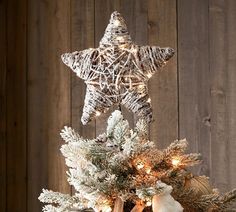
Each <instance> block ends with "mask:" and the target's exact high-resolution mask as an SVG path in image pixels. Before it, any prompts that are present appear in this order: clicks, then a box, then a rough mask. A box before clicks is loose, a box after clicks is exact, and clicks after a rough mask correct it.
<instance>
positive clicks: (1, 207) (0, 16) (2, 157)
mask: <svg viewBox="0 0 236 212" xmlns="http://www.w3.org/2000/svg"><path fill="white" fill-rule="evenodd" d="M6 9H7V4H6V1H0V29H1V31H0V46H1V48H2V49H1V52H0V70H1V72H0V185H1V189H0V211H5V210H6V192H7V186H6V182H7V176H6V170H7V166H6V162H7V160H6V159H7V158H6V156H7V148H6V147H7V140H6V139H7V136H6V124H7V122H6V121H7V116H6V111H7V108H6V104H7V103H6V100H7V99H6V95H5V93H6V83H7V82H6V73H7V64H6V62H7V61H6V60H7V58H6V50H7V38H6V20H7V18H6Z"/></svg>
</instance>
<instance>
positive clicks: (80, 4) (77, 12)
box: [68, 0, 96, 138]
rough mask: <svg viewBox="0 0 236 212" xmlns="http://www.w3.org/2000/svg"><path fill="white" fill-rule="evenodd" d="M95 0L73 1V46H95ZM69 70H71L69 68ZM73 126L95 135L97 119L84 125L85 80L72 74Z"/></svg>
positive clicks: (75, 49) (86, 47) (84, 134)
mask: <svg viewBox="0 0 236 212" xmlns="http://www.w3.org/2000/svg"><path fill="white" fill-rule="evenodd" d="M94 27H95V26H94V0H79V1H78V0H72V1H71V47H72V51H80V50H83V49H88V48H91V47H94V31H95V30H94ZM68 71H71V70H69V68H68ZM71 92H72V94H71V95H72V98H71V107H72V108H71V110H72V111H71V114H72V117H71V119H72V127H73V128H74V129H76V130H77V131H78V132H79V133H80V134H81V135H82V136H83V137H85V138H94V137H95V132H96V129H95V120H94V121H91V122H90V123H88V124H87V125H85V126H83V125H82V123H81V121H80V118H81V116H82V110H83V106H84V97H85V93H86V85H85V83H84V81H83V80H81V79H79V78H78V77H77V76H76V75H75V74H72V84H71Z"/></svg>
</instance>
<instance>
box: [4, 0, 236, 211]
mask: <svg viewBox="0 0 236 212" xmlns="http://www.w3.org/2000/svg"><path fill="white" fill-rule="evenodd" d="M114 10H118V11H120V12H121V13H122V14H123V16H124V17H125V19H126V21H127V25H128V27H129V31H130V33H131V35H132V38H133V40H134V41H135V42H136V43H138V44H150V45H160V46H163V47H164V46H170V47H173V48H174V49H175V50H176V55H175V57H174V58H173V59H172V60H171V61H170V62H169V63H168V65H167V66H166V67H165V68H164V70H163V71H162V72H161V73H160V74H156V75H155V76H154V77H153V78H152V79H151V80H150V83H149V88H150V95H151V97H152V105H153V109H154V118H155V122H154V123H153V124H152V125H151V127H150V138H151V139H152V140H153V141H155V142H156V144H157V145H158V146H159V147H160V148H164V147H166V146H167V145H168V144H169V143H170V142H171V141H173V140H174V139H176V138H178V137H179V138H185V137H186V138H187V139H188V141H189V142H190V145H189V150H190V151H192V152H200V153H202V155H203V160H204V162H203V164H202V165H200V166H199V167H198V168H196V169H195V172H197V173H198V174H206V175H208V176H210V177H211V181H212V183H213V184H214V185H215V186H217V187H219V188H220V189H221V190H222V191H226V190H228V189H231V188H233V187H236V83H235V82H236V1H235V0H21V1H20V0H1V1H0V27H1V31H0V47H1V51H0V54H1V57H0V60H1V61H0V64H1V75H0V77H1V84H0V98H1V99H0V102H1V108H0V110H1V113H0V124H1V138H0V142H1V143H0V157H1V161H0V163H1V168H0V180H1V192H0V202H1V203H0V211H9V212H14V211H16V212H17V211H18V212H24V211H29V212H32V211H33V212H35V211H40V208H41V205H40V203H39V201H38V200H37V197H38V196H39V193H40V191H41V189H42V188H43V187H44V188H49V189H53V190H57V191H61V192H70V191H71V188H70V187H69V186H68V184H67V182H66V174H65V171H66V167H65V165H64V158H63V157H62V156H61V154H60V152H59V148H60V146H61V144H62V141H61V139H60V136H59V131H60V129H61V128H62V127H63V126H64V125H72V126H73V127H74V128H76V129H77V130H78V131H79V132H80V133H81V134H82V135H83V136H85V137H90V138H91V137H94V136H96V135H97V134H99V133H100V132H102V131H103V129H104V127H105V124H106V118H107V116H108V115H105V116H101V117H100V118H99V119H98V120H96V121H93V122H92V123H90V124H89V125H88V126H82V125H81V123H80V116H81V109H82V107H83V99H84V94H85V86H84V83H83V81H82V80H80V79H78V78H77V77H75V75H74V74H72V72H71V71H70V70H69V69H68V68H67V67H66V66H65V65H63V64H62V62H61V60H60V55H61V54H62V53H64V52H71V51H74V50H82V49H84V48H89V47H94V46H97V45H98V42H99V40H100V38H101V37H102V35H103V32H104V29H105V27H106V25H107V23H108V20H109V16H110V14H111V12H113V11H114ZM113 109H114V108H113ZM123 111H124V114H125V117H126V118H128V120H129V121H130V124H131V125H133V123H134V121H135V118H134V117H133V115H132V114H130V113H128V112H127V111H126V110H124V109H123Z"/></svg>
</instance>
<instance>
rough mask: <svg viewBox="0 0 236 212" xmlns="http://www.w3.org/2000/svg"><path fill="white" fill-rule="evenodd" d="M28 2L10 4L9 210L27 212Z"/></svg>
mask: <svg viewBox="0 0 236 212" xmlns="http://www.w3.org/2000/svg"><path fill="white" fill-rule="evenodd" d="M26 15H27V1H26V0H23V1H20V2H19V1H15V0H9V1H8V2H7V55H6V56H7V76H6V77H7V78H6V81H7V93H6V94H7V105H6V107H7V111H6V116H7V126H6V128H7V208H6V211H19V212H21V211H26V210H27V209H26V205H27V191H26V190H27V187H26V180H27V178H26V171H27V162H26V160H27V156H26V149H27V148H26V144H27V143H26V139H27V138H26V131H27V129H26V126H27V120H26V117H27V109H26V99H27V97H26V70H27V67H26V25H27V21H26Z"/></svg>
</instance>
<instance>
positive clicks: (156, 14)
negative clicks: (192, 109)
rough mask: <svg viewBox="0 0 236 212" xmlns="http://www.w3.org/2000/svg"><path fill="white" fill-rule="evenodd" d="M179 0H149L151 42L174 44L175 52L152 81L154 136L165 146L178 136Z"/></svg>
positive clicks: (149, 34)
mask: <svg viewBox="0 0 236 212" xmlns="http://www.w3.org/2000/svg"><path fill="white" fill-rule="evenodd" d="M176 6H177V5H176V1H172V0H157V1H156V0H149V1H148V40H149V45H156V46H161V47H167V46H169V47H172V48H174V49H175V51H176V53H175V56H174V57H173V58H172V59H171V60H170V61H169V62H168V63H167V65H166V66H165V67H164V68H163V70H162V71H161V72H160V73H157V74H155V75H154V76H153V77H152V78H151V79H150V81H149V90H150V92H149V93H150V96H151V99H152V108H153V118H154V122H153V123H152V124H151V126H150V138H151V140H153V141H154V142H155V143H156V144H157V145H158V147H160V148H165V147H166V146H167V145H169V144H170V142H172V141H173V140H175V139H177V138H178V85H177V54H178V52H177V25H176V16H177V15H176Z"/></svg>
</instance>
